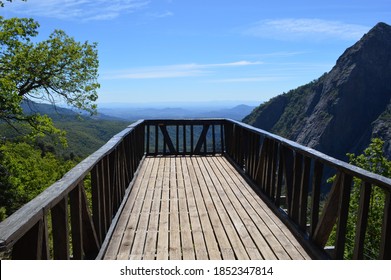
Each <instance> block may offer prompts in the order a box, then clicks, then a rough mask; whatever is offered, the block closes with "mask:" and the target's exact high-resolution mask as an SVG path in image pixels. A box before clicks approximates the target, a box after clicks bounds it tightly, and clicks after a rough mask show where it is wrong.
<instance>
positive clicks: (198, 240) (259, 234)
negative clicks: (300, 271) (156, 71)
mask: <svg viewBox="0 0 391 280" xmlns="http://www.w3.org/2000/svg"><path fill="white" fill-rule="evenodd" d="M103 258H104V259H110V260H112V259H122V260H123V259H147V260H154V259H158V260H167V259H170V260H181V259H184V260H193V259H197V260H206V259H213V260H220V259H240V260H247V259H256V260H260V259H270V260H272V259H297V260H301V259H309V258H310V257H309V256H308V254H307V253H306V252H305V251H304V249H303V248H302V247H301V245H300V244H299V243H298V241H297V240H296V239H295V238H294V237H293V235H292V234H291V233H290V231H289V230H288V229H287V228H286V227H285V225H284V224H283V223H282V222H281V221H280V220H279V219H278V218H277V217H276V216H275V215H274V214H273V213H272V211H271V210H270V209H269V208H268V207H267V206H266V204H265V203H264V202H263V201H262V200H261V199H260V198H259V197H258V196H257V194H256V193H255V192H254V191H253V190H252V189H251V187H250V186H249V185H248V184H247V183H246V181H245V180H244V179H243V178H242V177H241V175H239V173H238V172H237V171H236V170H235V168H234V167H233V166H232V165H231V164H230V163H229V162H228V161H227V160H226V159H225V158H224V157H222V156H213V157H212V156H210V157H199V156H197V157H147V158H146V159H145V161H144V162H143V165H142V166H141V169H140V172H139V174H138V176H137V178H136V181H135V183H134V185H133V188H132V191H131V192H130V195H129V197H128V199H127V201H126V204H125V207H124V210H123V212H122V214H121V216H120V218H119V219H118V223H117V225H116V228H115V230H114V233H113V235H112V238H111V240H110V243H109V245H108V247H107V250H106V252H105V255H104V257H103Z"/></svg>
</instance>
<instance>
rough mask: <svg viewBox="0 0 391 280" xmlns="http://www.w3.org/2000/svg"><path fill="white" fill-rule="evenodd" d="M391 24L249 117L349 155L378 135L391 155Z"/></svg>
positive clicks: (330, 152)
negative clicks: (305, 82)
mask: <svg viewBox="0 0 391 280" xmlns="http://www.w3.org/2000/svg"><path fill="white" fill-rule="evenodd" d="M390 100H391V26H389V25H387V24H385V23H378V24H377V25H376V26H375V27H373V28H372V29H371V30H370V31H369V32H368V33H367V34H365V35H364V36H363V37H362V38H361V40H359V41H358V42H357V43H356V44H354V45H353V46H352V47H350V48H348V49H347V50H346V51H345V52H344V53H343V54H342V55H341V57H339V58H338V60H337V63H336V65H335V66H334V67H333V68H332V70H331V71H330V72H328V73H326V74H324V75H323V76H321V77H320V78H319V79H317V80H315V81H313V82H311V83H308V84H306V85H304V86H301V87H299V88H297V89H294V90H291V91H289V92H288V93H285V94H281V95H279V96H277V97H274V98H272V99H271V100H269V101H267V102H265V103H263V104H261V105H260V106H259V107H257V108H256V109H255V110H254V111H253V112H252V113H251V114H249V115H248V116H247V117H245V118H244V122H246V123H249V124H251V125H254V126H256V127H259V128H262V129H265V130H268V131H271V132H273V133H275V134H279V135H281V136H284V137H286V138H289V139H291V140H294V141H297V142H299V143H301V144H303V145H306V146H309V147H312V148H315V149H317V150H319V151H322V152H324V153H326V154H328V155H331V156H334V157H336V158H339V159H343V160H346V156H345V155H346V153H347V152H350V153H351V152H353V153H356V154H357V153H361V152H362V150H363V149H364V148H365V147H367V146H368V144H369V143H370V139H371V138H372V137H380V138H382V139H383V140H384V141H385V142H386V146H385V149H386V151H385V152H386V154H387V156H388V158H391V102H390Z"/></svg>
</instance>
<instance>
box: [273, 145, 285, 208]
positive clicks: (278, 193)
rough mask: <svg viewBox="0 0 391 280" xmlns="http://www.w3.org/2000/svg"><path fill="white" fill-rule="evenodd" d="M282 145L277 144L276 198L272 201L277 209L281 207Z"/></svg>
mask: <svg viewBox="0 0 391 280" xmlns="http://www.w3.org/2000/svg"><path fill="white" fill-rule="evenodd" d="M281 148H282V145H281V144H280V143H278V145H277V157H278V158H277V176H276V198H275V200H274V205H275V206H276V207H278V208H280V206H281V201H280V200H281V193H282V180H283V175H284V174H283V173H284V167H283V158H282V157H283V155H282V151H281Z"/></svg>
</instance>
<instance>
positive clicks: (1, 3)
mask: <svg viewBox="0 0 391 280" xmlns="http://www.w3.org/2000/svg"><path fill="white" fill-rule="evenodd" d="M5 1H6V2H12V0H5ZM22 1H24V2H26V1H27V0H22ZM0 7H4V1H0Z"/></svg>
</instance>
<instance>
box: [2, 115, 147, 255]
mask: <svg viewBox="0 0 391 280" xmlns="http://www.w3.org/2000/svg"><path fill="white" fill-rule="evenodd" d="M142 124H143V121H138V122H136V123H133V124H132V125H130V126H129V127H127V128H126V129H125V130H123V131H121V132H120V133H118V134H117V135H115V136H114V137H113V138H111V139H110V140H109V141H108V142H107V143H106V144H105V145H104V146H103V147H101V148H100V149H99V150H98V151H96V152H95V153H93V154H92V155H90V156H89V157H87V158H86V159H85V160H83V161H82V162H81V163H79V164H78V165H77V166H75V167H74V168H73V169H72V170H70V171H69V172H68V173H66V174H65V175H64V177H63V178H61V179H60V180H59V181H57V182H55V183H54V184H53V185H52V186H50V187H49V188H47V189H46V190H45V191H43V192H42V193H41V194H40V195H38V196H37V197H36V198H35V199H33V200H31V201H30V202H29V203H27V204H26V205H24V206H23V207H22V208H20V209H19V210H18V211H16V212H15V213H14V214H13V215H11V216H10V217H8V218H7V219H6V220H5V221H3V222H2V223H0V250H2V251H4V250H7V249H10V248H12V258H13V259H47V258H50V252H49V249H50V245H49V238H48V236H49V227H48V224H49V223H50V221H49V213H50V216H51V223H52V231H53V256H52V257H53V258H54V259H69V258H70V250H69V247H70V246H69V240H70V238H69V234H70V233H69V230H70V228H69V221H68V218H69V216H70V217H71V223H72V226H71V229H72V232H71V234H72V242H73V244H72V245H73V246H72V248H73V256H72V257H73V258H80V259H82V258H94V257H95V256H96V254H97V253H98V251H99V248H100V245H101V244H102V242H103V238H104V235H105V233H106V232H107V229H108V227H109V226H110V224H109V223H110V219H112V215H113V212H115V211H116V210H117V209H116V208H118V206H119V204H120V202H121V200H122V197H121V195H123V194H124V190H123V189H124V188H126V187H127V185H128V184H129V182H130V180H131V179H132V177H133V175H134V173H135V171H136V169H137V166H138V163H139V162H140V160H141V158H142V157H143V155H144V146H143V144H144V141H143V140H144V127H143V125H142ZM113 157H114V158H115V161H112V159H113ZM125 168H126V170H125ZM103 169H106V171H107V172H108V174H106V175H107V176H106V177H105V176H102V174H103V173H101V174H100V175H98V176H96V175H97V172H98V170H99V172H100V171H103ZM90 173H91V175H92V178H91V188H92V211H91V209H90V207H89V205H88V204H89V203H88V201H87V197H86V191H85V186H84V180H85V178H86V177H87V175H89V174H90ZM110 191H111V192H110ZM107 194H109V195H110V197H107V196H106V197H104V195H107ZM114 198H115V199H116V200H114ZM68 199H69V201H70V209H71V211H70V212H71V213H70V215H69V213H68ZM106 202H107V203H106ZM106 222H107V223H106Z"/></svg>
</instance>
